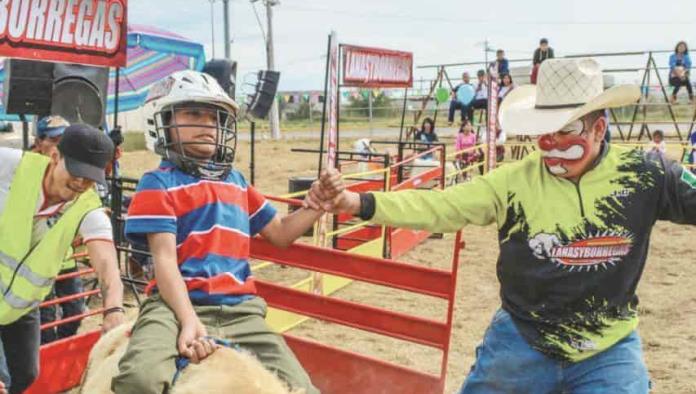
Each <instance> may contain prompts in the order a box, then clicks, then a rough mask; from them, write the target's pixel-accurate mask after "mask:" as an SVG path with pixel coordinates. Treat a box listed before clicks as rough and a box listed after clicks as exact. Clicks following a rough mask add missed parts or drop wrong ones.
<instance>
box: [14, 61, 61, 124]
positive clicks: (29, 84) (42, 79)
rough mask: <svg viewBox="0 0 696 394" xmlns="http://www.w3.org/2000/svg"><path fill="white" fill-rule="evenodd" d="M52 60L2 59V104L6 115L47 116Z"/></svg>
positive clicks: (49, 106) (49, 105)
mask: <svg viewBox="0 0 696 394" xmlns="http://www.w3.org/2000/svg"><path fill="white" fill-rule="evenodd" d="M53 67H54V63H47V62H37V61H33V60H19V59H5V63H4V68H5V82H4V87H3V93H4V97H3V106H4V107H5V112H6V113H8V114H24V115H29V114H32V115H48V114H49V113H50V112H51V100H52V97H53Z"/></svg>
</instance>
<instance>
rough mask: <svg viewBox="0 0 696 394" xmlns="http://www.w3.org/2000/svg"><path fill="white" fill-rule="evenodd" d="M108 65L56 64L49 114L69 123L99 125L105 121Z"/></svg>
mask: <svg viewBox="0 0 696 394" xmlns="http://www.w3.org/2000/svg"><path fill="white" fill-rule="evenodd" d="M108 85H109V69H108V67H94V66H83V65H79V64H64V63H57V64H56V65H55V68H54V70H53V102H52V105H51V114H53V115H60V116H62V117H64V118H65V119H66V120H67V121H68V122H70V123H87V124H90V125H92V126H94V127H100V126H102V125H103V123H104V121H105V120H106V99H107V95H108V91H107V89H108Z"/></svg>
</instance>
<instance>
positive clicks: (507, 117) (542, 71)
mask: <svg viewBox="0 0 696 394" xmlns="http://www.w3.org/2000/svg"><path fill="white" fill-rule="evenodd" d="M639 98H640V89H639V88H638V86H635V85H618V86H614V87H611V88H610V89H607V90H606V91H605V90H604V79H603V77H602V70H601V68H600V66H599V63H597V61H596V60H594V59H591V58H572V59H548V60H546V61H544V62H543V63H542V64H541V67H540V68H539V77H538V79H537V84H536V85H525V86H520V87H518V88H515V89H513V90H512V91H510V93H508V95H507V96H506V97H505V99H504V100H503V103H502V105H501V107H500V112H499V115H498V116H499V121H500V126H501V128H502V129H503V130H505V131H506V132H507V133H508V134H509V133H513V134H520V135H542V134H549V133H555V132H556V131H558V130H560V129H562V128H563V126H565V125H567V124H568V123H570V122H572V121H575V120H578V119H580V118H581V117H583V116H584V115H587V114H588V113H590V112H593V111H596V110H600V109H607V108H616V107H624V106H626V105H629V104H632V103H635V102H636V101H638V99H639Z"/></svg>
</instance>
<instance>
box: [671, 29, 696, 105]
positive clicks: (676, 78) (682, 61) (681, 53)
mask: <svg viewBox="0 0 696 394" xmlns="http://www.w3.org/2000/svg"><path fill="white" fill-rule="evenodd" d="M690 71H691V57H690V56H689V48H688V47H687V46H686V42H684V41H679V42H678V43H677V46H676V47H675V48H674V53H673V54H672V55H670V57H669V84H670V85H672V86H673V87H674V90H672V104H674V103H676V102H677V93H678V92H679V89H680V88H681V87H682V86H686V91H687V92H688V93H689V103H693V101H694V91H693V89H692V88H691V81H690V80H689V73H690Z"/></svg>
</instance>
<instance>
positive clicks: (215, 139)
mask: <svg viewBox="0 0 696 394" xmlns="http://www.w3.org/2000/svg"><path fill="white" fill-rule="evenodd" d="M145 111H146V116H145V118H146V119H147V124H146V125H145V133H146V134H145V137H146V141H147V146H148V148H149V149H151V150H153V151H154V152H155V153H157V154H158V155H160V156H161V157H162V162H161V164H160V166H159V168H157V169H155V170H152V171H150V172H147V173H146V174H145V175H143V177H142V178H141V179H140V182H139V183H138V187H137V190H136V193H135V195H134V197H133V201H132V203H131V205H130V207H129V210H128V219H127V221H126V228H125V232H126V236H127V237H129V238H130V239H131V240H132V241H133V242H137V243H139V244H146V243H147V245H148V246H149V250H150V251H151V252H152V256H153V259H154V268H155V282H154V283H153V285H154V286H150V289H149V290H151V292H152V293H153V294H152V295H151V296H150V297H149V298H148V299H147V300H146V301H145V302H144V303H143V305H142V307H141V310H140V315H139V317H138V319H137V321H136V322H135V325H134V327H133V332H132V334H131V339H130V342H129V345H128V349H127V350H126V353H125V355H124V356H123V358H121V360H120V362H119V373H118V374H117V375H116V376H115V377H114V378H113V380H112V389H113V391H114V392H115V393H116V394H130V393H132V394H148V393H152V394H156V393H157V394H159V393H166V392H169V391H170V390H171V387H172V381H173V377H174V376H175V374H176V372H177V364H176V360H177V357H178V356H184V357H187V358H189V359H190V360H191V361H192V362H194V363H197V362H199V361H200V360H202V359H204V358H206V357H207V356H209V355H210V354H212V353H213V352H214V351H215V349H216V346H217V345H216V344H215V342H214V341H213V339H212V338H211V337H214V338H215V339H226V340H230V341H232V342H233V343H234V344H236V345H238V346H239V347H241V348H243V349H246V350H248V351H250V352H252V353H253V354H254V355H256V356H257V357H258V358H259V360H260V361H261V363H262V364H263V365H264V366H265V367H266V368H267V369H269V370H271V371H272V372H274V373H276V374H277V375H278V377H279V378H280V379H281V380H283V381H285V382H286V383H287V384H288V385H289V386H290V387H291V388H292V389H294V390H295V389H296V390H301V389H304V390H305V392H306V393H307V394H313V393H318V390H317V389H316V388H315V387H314V386H313V385H312V382H311V380H310V378H309V376H308V375H307V373H306V372H305V371H304V369H303V368H302V365H300V363H299V362H298V360H297V359H296V358H295V355H294V354H293V353H292V351H291V350H290V348H289V347H288V346H287V345H286V343H285V341H284V340H283V338H282V337H281V336H280V335H278V334H276V333H275V332H273V331H272V330H271V329H270V328H269V327H268V325H266V322H265V320H264V317H265V315H266V303H265V302H264V300H263V299H262V298H260V297H258V296H256V287H255V284H254V277H253V276H252V274H251V269H250V267H249V243H250V238H251V237H253V236H255V235H256V234H261V235H262V236H263V237H264V238H266V239H267V240H268V241H269V242H270V243H272V244H273V245H276V246H279V247H286V246H288V245H290V244H291V243H292V242H293V241H295V240H296V239H297V238H299V237H300V236H301V235H302V234H304V233H305V231H307V230H308V229H310V228H311V227H312V225H313V224H314V222H315V221H316V220H317V219H318V218H319V217H320V216H321V215H322V212H320V211H317V210H311V209H299V210H297V211H295V212H294V213H292V214H291V215H289V216H286V217H283V218H281V217H280V216H279V215H278V214H277V212H276V209H275V208H274V207H273V206H272V205H270V204H269V203H268V202H267V201H266V200H265V199H264V197H263V195H262V194H261V193H259V192H258V191H256V189H254V187H252V186H251V185H249V184H248V183H247V182H246V180H245V179H244V177H243V176H242V174H241V173H240V172H239V171H237V170H235V169H234V168H233V161H234V154H235V148H236V141H237V131H236V128H235V125H236V120H235V117H236V115H237V111H238V106H237V104H236V103H235V102H234V101H233V100H232V99H231V98H230V97H229V96H228V95H227V94H226V93H225V92H224V91H223V90H222V88H221V87H220V85H218V83H217V82H216V80H215V79H214V78H213V77H211V76H210V75H207V74H203V73H199V72H195V71H190V70H186V71H180V72H177V73H174V74H172V75H171V76H169V77H167V78H165V79H163V80H161V81H159V82H158V83H156V84H155V85H153V86H152V88H151V89H150V92H149V94H148V98H147V100H146V102H145ZM329 178H330V177H327V181H328V182H329V183H331V182H330V181H331V179H329ZM333 180H334V185H335V186H336V187H339V186H340V178H339V177H338V176H337V175H336V176H334V177H333ZM329 197H331V196H329ZM209 335H210V336H209ZM230 373H235V366H234V365H230Z"/></svg>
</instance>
